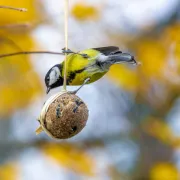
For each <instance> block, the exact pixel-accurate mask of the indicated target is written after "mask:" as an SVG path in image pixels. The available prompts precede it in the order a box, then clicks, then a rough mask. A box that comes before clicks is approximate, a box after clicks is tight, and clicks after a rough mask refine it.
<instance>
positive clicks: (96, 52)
mask: <svg viewBox="0 0 180 180" xmlns="http://www.w3.org/2000/svg"><path fill="white" fill-rule="evenodd" d="M64 52H65V53H68V55H67V60H66V63H67V85H75V86H77V85H83V84H89V83H92V82H95V81H97V80H98V79H100V78H101V77H103V76H104V75H105V74H106V73H107V72H108V71H109V68H110V67H111V65H113V64H119V63H131V64H137V62H136V60H135V59H134V56H132V55H130V54H128V53H122V52H121V51H120V50H119V48H118V47H115V46H108V47H100V48H91V49H86V50H83V51H80V52H79V53H73V52H72V51H70V50H68V51H64ZM63 75H64V61H63V62H62V63H61V64H57V65H55V66H53V67H52V68H51V69H50V70H49V71H48V72H47V74H46V76H45V84H46V87H47V93H48V92H49V91H50V90H51V89H53V88H56V87H59V86H62V85H63V81H64V78H63Z"/></svg>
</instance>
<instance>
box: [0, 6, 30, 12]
mask: <svg viewBox="0 0 180 180" xmlns="http://www.w3.org/2000/svg"><path fill="white" fill-rule="evenodd" d="M0 8H2V9H11V10H15V11H21V12H27V9H26V8H15V7H11V6H0Z"/></svg>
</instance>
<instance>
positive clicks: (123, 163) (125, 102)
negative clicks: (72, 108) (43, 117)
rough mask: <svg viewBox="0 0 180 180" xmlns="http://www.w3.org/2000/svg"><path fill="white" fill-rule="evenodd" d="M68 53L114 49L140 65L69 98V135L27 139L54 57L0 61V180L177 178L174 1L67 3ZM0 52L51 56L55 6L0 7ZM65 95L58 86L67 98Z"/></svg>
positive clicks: (179, 118) (119, 68)
mask: <svg viewBox="0 0 180 180" xmlns="http://www.w3.org/2000/svg"><path fill="white" fill-rule="evenodd" d="M69 1H70V6H69V13H70V18H69V48H70V49H72V50H74V51H79V50H82V49H86V48H90V47H99V46H100V47H101V46H109V45H116V46H119V47H120V49H121V50H122V51H125V52H129V53H131V54H134V56H135V57H136V59H137V60H138V61H140V62H141V63H142V65H141V66H132V65H128V66H127V65H115V66H113V67H112V68H111V70H110V72H109V73H108V74H107V75H106V76H105V77H104V78H102V79H101V80H99V81H98V82H95V83H94V84H91V85H87V86H85V87H84V88H83V89H82V90H81V91H80V92H79V94H78V95H79V96H80V97H81V98H82V99H83V100H84V101H85V102H86V103H87V105H88V107H89V110H90V116H89V120H88V123H87V125H86V127H85V128H84V129H83V131H82V132H81V133H80V134H78V135H77V136H75V137H73V138H71V139H68V140H59V141H55V140H52V139H50V138H49V137H47V135H46V134H45V133H42V134H40V135H39V136H36V135H35V130H36V128H37V127H38V125H39V124H38V122H37V117H38V116H39V113H40V110H41V108H42V105H43V103H44V101H45V100H46V99H47V98H48V97H49V96H51V95H52V94H54V93H55V92H58V91H60V88H58V89H56V90H53V91H52V92H51V94H49V95H48V96H47V95H46V93H45V85H44V76H45V74H46V72H47V71H48V69H49V68H50V67H51V66H53V65H55V64H57V63H60V62H62V61H63V59H64V57H63V56H54V55H31V56H25V55H22V56H16V57H15V56H14V57H7V58H2V59H0V180H39V179H43V180H50V179H53V180H179V179H180V150H179V146H180V110H179V109H180V99H179V97H180V22H179V20H180V0H171V1H167V0H158V1H157V0H118V1H117V0H69ZM0 5H9V6H14V7H23V8H27V9H28V12H26V13H22V12H17V11H11V10H7V9H0V53H1V54H5V53H11V52H17V51H23V50H24V51H25V50H26V51H27V50H51V51H59V52H60V51H61V49H62V48H63V47H64V44H65V43H64V12H63V9H64V2H63V1H62V0H53V1H52V0H26V1H23V0H16V1H14V0H0ZM72 89H75V87H68V90H72Z"/></svg>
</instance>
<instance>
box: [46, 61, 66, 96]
mask: <svg viewBox="0 0 180 180" xmlns="http://www.w3.org/2000/svg"><path fill="white" fill-rule="evenodd" d="M61 69H62V68H61V64H57V65H55V66H53V67H52V68H51V69H50V70H49V71H48V72H47V74H46V76H45V84H46V87H47V91H46V92H47V94H48V93H49V91H50V90H51V89H53V88H56V87H59V86H62V85H63V77H62V72H61Z"/></svg>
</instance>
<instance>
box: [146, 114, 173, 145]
mask: <svg viewBox="0 0 180 180" xmlns="http://www.w3.org/2000/svg"><path fill="white" fill-rule="evenodd" d="M143 128H144V130H145V132H146V133H148V134H150V135H151V136H153V137H155V138H157V139H158V140H160V141H162V142H163V143H166V144H171V143H172V142H173V139H174V135H173V132H172V130H171V129H170V127H169V125H168V124H167V123H166V122H164V121H162V120H159V119H156V118H153V117H151V118H149V119H148V120H146V121H145V123H144V126H143Z"/></svg>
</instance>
